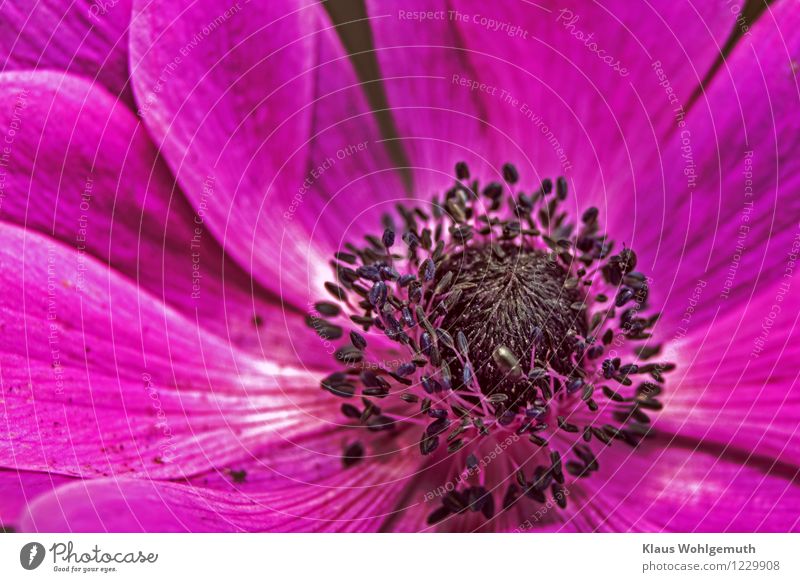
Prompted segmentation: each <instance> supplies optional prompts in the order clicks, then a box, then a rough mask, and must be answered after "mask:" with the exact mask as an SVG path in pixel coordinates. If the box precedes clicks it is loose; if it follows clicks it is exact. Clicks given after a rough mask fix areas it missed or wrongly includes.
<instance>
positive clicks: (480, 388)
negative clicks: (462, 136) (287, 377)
mask: <svg viewBox="0 0 800 582" xmlns="http://www.w3.org/2000/svg"><path fill="white" fill-rule="evenodd" d="M503 178H504V180H505V184H501V183H499V182H491V183H489V184H486V185H485V186H483V188H481V187H480V184H479V183H478V181H477V180H470V175H469V169H468V168H467V167H466V165H465V164H463V163H459V164H458V165H457V166H456V181H455V183H454V185H453V187H452V188H450V189H449V190H448V191H447V192H445V194H444V196H443V198H442V199H441V200H438V199H434V200H433V201H432V203H431V205H430V206H429V207H428V206H426V207H420V206H417V207H412V208H409V207H406V206H403V205H398V207H397V216H398V217H399V218H400V219H401V224H400V225H397V224H396V222H395V217H392V216H386V217H385V218H384V229H383V232H382V234H381V235H380V236H376V235H369V236H367V237H365V241H364V243H361V244H354V243H348V244H347V245H345V246H346V249H344V250H341V251H339V252H337V253H336V254H335V256H334V259H333V261H332V262H331V266H332V268H333V270H334V272H335V274H336V280H335V281H330V282H328V283H326V284H325V289H326V291H327V292H328V294H329V295H330V296H332V297H333V299H334V302H330V301H320V302H318V303H316V304H315V309H314V311H313V312H312V313H310V314H309V315H308V317H307V322H308V324H309V326H310V327H312V328H313V329H314V330H315V331H316V332H317V334H318V335H320V336H321V337H322V338H323V339H324V340H325V342H326V343H325V345H326V346H327V345H329V344H330V343H331V342H337V345H338V347H337V348H336V349H335V351H334V357H335V360H336V363H337V366H338V370H337V371H335V372H333V373H331V374H330V375H328V376H327V377H326V378H324V379H323V380H322V383H321V385H322V388H323V389H324V390H326V391H328V392H329V393H331V394H333V395H335V396H337V397H340V398H344V399H347V401H346V402H345V403H344V404H342V407H341V412H342V415H343V418H344V420H343V422H346V423H348V424H349V425H351V426H352V428H353V433H352V434H353V437H352V439H350V440H349V441H348V442H346V443H344V445H343V446H344V448H343V454H342V464H343V467H344V468H349V467H352V466H353V465H355V464H357V463H361V462H369V457H370V456H372V455H378V456H380V457H381V458H383V459H385V458H386V456H387V451H392V450H395V451H397V453H396V454H407V453H405V452H404V451H408V450H409V449H411V448H414V449H416V450H418V452H419V454H420V455H421V456H422V457H423V458H426V459H427V458H430V459H431V460H432V462H431V464H430V467H431V468H432V469H433V470H437V468H441V467H445V468H446V469H445V470H444V471H443V472H442V475H441V477H442V480H443V481H446V483H443V485H442V486H443V487H444V489H443V491H445V492H446V494H444V495H442V496H441V499H440V504H439V505H435V506H433V507H432V509H431V512H430V514H429V518H428V521H429V523H436V522H438V521H440V520H443V519H448V518H450V517H451V516H453V515H457V514H460V513H463V512H466V511H474V512H481V513H482V514H483V515H484V516H485V517H486V519H491V518H492V517H493V516H494V514H495V511H496V510H500V509H502V510H507V509H509V508H511V507H512V506H515V505H517V504H522V503H528V504H533V505H534V509H532V511H535V505H536V504H542V503H548V504H549V503H551V502H552V503H554V504H555V505H557V506H558V507H562V508H563V507H565V506H566V503H567V496H568V495H569V487H571V486H572V485H573V484H574V483H575V482H577V481H578V480H580V479H583V478H586V477H588V476H589V475H591V474H592V473H594V472H596V471H598V470H599V463H600V458H599V453H601V452H602V449H603V447H606V446H609V445H611V444H613V443H615V442H618V441H619V442H623V443H626V444H628V445H630V446H633V447H635V446H637V444H638V443H639V442H640V440H641V439H643V438H646V437H647V436H648V435H649V434H650V424H651V419H650V414H652V412H653V411H658V410H660V408H661V403H660V402H659V400H658V397H659V395H660V394H661V392H662V387H663V384H664V382H665V378H664V375H665V374H666V373H667V372H669V371H670V370H672V369H673V368H674V365H673V364H670V363H667V362H652V361H650V360H651V359H652V358H655V357H657V356H658V355H659V353H660V352H661V346H660V345H658V344H657V343H654V342H653V340H652V329H653V327H654V326H655V324H656V322H657V321H658V314H654V315H644V313H645V312H646V311H647V308H648V306H647V302H648V297H649V292H650V287H649V285H650V281H649V279H648V278H647V277H646V276H645V275H644V274H642V273H640V272H638V271H636V270H635V269H636V264H637V257H636V254H635V253H634V252H633V251H632V250H631V249H629V248H625V247H623V248H622V249H621V250H619V251H618V252H617V253H616V254H614V253H613V249H614V243H613V242H612V241H610V240H608V239H607V237H606V235H605V233H604V232H603V231H602V230H601V229H600V227H599V221H598V216H599V213H598V211H597V209H596V208H589V209H587V210H586V211H584V212H583V213H582V215H581V216H580V218H579V219H578V220H572V219H571V218H570V216H569V213H568V212H566V211H564V210H562V209H561V207H560V205H561V203H562V202H563V201H564V200H565V199H566V198H567V181H566V180H565V179H564V178H559V179H558V180H556V182H555V183H553V182H552V181H551V180H549V179H548V180H544V181H542V182H541V184H539V185H538V187H537V188H535V189H532V190H528V191H524V190H521V191H515V189H517V188H518V187H517V186H516V184H517V182H518V180H519V176H518V174H517V170H516V169H515V168H514V167H513V166H511V165H509V164H506V165H505V166H504V167H503ZM348 328H349V329H348ZM346 329H348V333H345V330H346ZM356 396H358V398H356ZM498 447H499V448H500V449H502V451H503V455H502V456H498V455H497V454H495V456H491V455H489V454H488V453H487V451H488V450H493V451H495V452H496V451H497V449H498ZM486 459H491V460H490V461H486ZM489 463H491V467H489ZM438 470H441V469H438ZM453 475H456V477H453ZM454 479H457V481H456V483H457V485H453V483H454ZM447 485H450V486H451V488H450V489H448V488H447ZM501 489H502V491H501ZM425 501H426V502H427V501H428V500H427V499H426V500H425ZM551 515H552V513H551Z"/></svg>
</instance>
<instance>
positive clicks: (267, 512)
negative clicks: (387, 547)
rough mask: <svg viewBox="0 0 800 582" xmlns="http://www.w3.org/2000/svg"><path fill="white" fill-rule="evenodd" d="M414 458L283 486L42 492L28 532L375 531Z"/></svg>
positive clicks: (122, 484) (103, 484)
mask: <svg viewBox="0 0 800 582" xmlns="http://www.w3.org/2000/svg"><path fill="white" fill-rule="evenodd" d="M410 470H413V463H411V462H409V461H408V459H406V460H405V461H404V460H402V459H400V460H398V459H395V460H394V461H393V462H390V463H383V464H382V463H362V464H359V465H357V466H355V467H352V468H350V469H348V470H341V469H340V470H339V471H336V472H334V473H332V474H331V475H330V476H328V477H325V478H323V479H320V480H318V481H314V482H313V483H309V484H306V485H302V486H298V487H294V488H287V489H283V490H280V489H279V490H267V489H262V490H260V491H258V492H252V493H245V492H241V491H235V490H218V489H214V488H205V487H193V486H188V485H179V484H176V483H169V482H156V481H149V482H148V481H131V480H117V481H114V480H110V479H101V480H94V481H86V482H82V483H76V484H74V485H70V486H67V487H63V488H61V489H59V490H57V491H56V492H55V493H53V494H49V495H44V496H42V497H41V498H40V499H39V500H37V501H36V502H35V503H34V504H32V505H31V507H30V511H29V514H28V515H27V516H26V518H25V519H24V520H23V522H22V527H23V528H24V529H25V530H28V531H41V532H44V531H72V532H92V531H124V532H140V531H145V532H165V531H166V532H175V531H178V532H180V531H191V532H204V531H278V532H295V531H325V532H332V531H343V532H347V531H376V530H377V529H378V528H379V526H380V524H381V523H382V521H383V520H384V519H385V516H386V512H387V509H388V508H390V507H391V501H392V500H393V499H394V498H395V497H396V496H398V495H400V494H401V492H402V490H403V487H404V481H405V479H406V477H407V473H408V471H410Z"/></svg>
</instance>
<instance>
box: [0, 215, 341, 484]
mask: <svg viewBox="0 0 800 582" xmlns="http://www.w3.org/2000/svg"><path fill="white" fill-rule="evenodd" d="M0 236H1V237H2V245H0V248H1V249H2V250H0V285H1V286H2V289H3V295H4V297H6V300H5V301H4V303H3V305H2V308H0V323H1V324H2V328H3V330H4V333H3V340H2V345H0V378H1V379H2V386H3V399H2V412H3V418H4V423H3V426H2V431H3V434H2V438H1V439H0V443H2V447H0V466H3V467H8V468H13V469H19V470H31V471H49V472H53V473H58V474H63V475H71V476H80V477H99V476H104V475H105V476H108V475H114V476H122V475H130V476H143V477H144V476H146V477H149V478H166V477H186V476H189V475H193V474H197V473H199V472H203V471H207V470H208V469H209V468H210V467H217V466H222V465H224V464H225V463H226V462H229V461H233V460H236V459H240V458H242V457H243V456H247V455H248V454H249V453H248V450H249V449H250V448H251V447H256V446H261V445H263V443H265V442H268V441H269V440H270V439H272V438H278V437H279V436H280V437H283V438H290V437H291V436H292V435H293V434H297V433H296V431H297V429H302V432H305V431H308V430H309V426H310V425H311V426H313V425H314V423H315V422H317V420H316V419H318V418H319V417H320V416H321V415H322V414H324V413H326V412H327V411H329V410H330V409H331V408H332V406H335V405H336V403H331V402H330V400H327V399H326V400H321V399H319V397H318V391H319V388H318V387H316V386H317V381H318V379H317V378H316V377H315V376H314V375H311V374H309V373H307V372H306V371H304V370H302V369H297V368H291V367H288V366H281V365H279V364H276V363H272V362H267V361H265V360H260V359H255V358H252V357H250V356H246V355H243V354H241V353H238V352H237V351H236V349H235V348H233V347H232V346H230V345H229V344H227V343H225V342H223V341H220V340H219V339H217V338H216V337H214V336H213V335H210V334H207V333H205V332H203V331H202V330H200V329H198V328H197V327H196V326H195V325H194V324H192V322H191V321H189V320H187V319H185V318H183V317H182V316H181V315H179V314H178V313H177V312H175V311H173V310H170V309H169V308H167V307H165V306H164V305H163V304H160V303H159V302H158V301H156V300H155V299H154V298H152V297H151V296H149V295H147V294H146V293H144V292H141V291H140V290H138V289H137V288H136V287H134V286H133V285H131V284H130V283H129V282H128V281H126V280H125V279H124V278H121V277H120V276H118V275H116V274H115V273H113V272H112V271H109V270H108V269H107V268H106V267H105V266H103V265H101V264H99V263H97V262H95V261H94V260H92V259H88V258H83V257H81V256H80V255H78V254H77V253H75V252H74V251H72V250H70V249H68V248H67V247H65V246H63V245H61V244H60V243H58V242H55V241H53V240H52V239H47V238H45V237H42V236H40V235H38V234H35V233H31V232H26V231H24V230H22V229H19V228H17V227H14V226H9V225H2V226H0ZM312 387H314V388H312Z"/></svg>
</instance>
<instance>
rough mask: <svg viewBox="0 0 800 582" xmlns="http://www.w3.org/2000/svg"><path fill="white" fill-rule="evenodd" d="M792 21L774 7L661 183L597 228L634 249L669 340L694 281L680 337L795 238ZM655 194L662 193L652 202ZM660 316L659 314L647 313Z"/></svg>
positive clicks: (747, 285) (770, 277)
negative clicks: (694, 300) (694, 299)
mask: <svg viewBox="0 0 800 582" xmlns="http://www.w3.org/2000/svg"><path fill="white" fill-rule="evenodd" d="M798 55H800V13H798V11H797V7H796V6H794V5H792V4H791V3H777V4H775V5H774V6H773V7H771V8H770V9H769V10H767V11H766V12H765V13H764V14H763V15H762V16H761V18H760V19H759V20H758V21H757V22H756V24H755V25H754V27H753V29H752V30H751V32H750V34H748V35H745V36H744V37H743V38H742V39H741V40H740V42H739V44H738V45H737V46H736V49H735V50H734V51H733V54H732V55H730V57H728V59H727V61H726V64H725V66H724V67H723V68H722V69H720V71H719V72H718V73H717V75H716V76H715V77H714V79H713V81H712V82H711V83H710V86H709V87H708V89H707V91H706V94H705V95H702V96H701V97H700V98H699V99H698V101H697V102H696V103H695V106H694V107H693V109H692V110H691V111H690V113H689V115H688V116H687V118H686V120H685V126H683V127H680V128H676V133H675V135H674V136H673V139H672V140H671V141H670V142H669V143H666V144H665V145H664V149H663V155H662V159H661V162H660V163H661V166H660V167H661V168H662V169H663V170H662V171H663V173H664V175H663V177H662V176H661V175H660V174H661V173H660V172H659V176H658V177H657V178H656V181H655V183H653V184H652V186H651V187H649V188H647V189H643V190H641V191H640V194H639V195H638V196H637V200H636V201H635V204H636V205H638V207H639V210H638V211H637V212H636V213H635V214H632V212H633V209H632V207H630V206H624V205H623V206H619V207H618V210H619V212H617V213H615V214H614V215H612V216H610V222H611V224H610V226H609V230H610V231H611V232H614V233H615V235H616V233H617V232H619V233H629V234H628V235H624V236H623V237H620V236H619V235H617V238H618V239H619V238H623V240H628V241H630V243H631V244H632V245H633V246H634V248H635V249H636V250H637V251H638V252H639V263H640V267H639V268H641V270H642V271H644V272H645V273H652V274H653V275H654V276H655V284H654V285H653V286H652V287H653V288H655V289H657V290H659V289H660V290H661V291H662V297H661V298H660V299H663V300H664V301H665V302H666V308H665V309H664V319H663V320H662V324H661V325H662V326H663V327H665V328H666V329H665V331H668V333H673V331H674V329H675V328H676V327H677V326H678V325H679V320H680V319H681V318H682V317H683V314H684V312H685V310H686V309H687V307H688V302H689V300H690V298H691V296H692V295H693V290H694V288H695V287H696V286H697V285H698V283H699V282H700V283H705V284H706V285H707V286H706V288H705V291H704V292H703V293H702V298H701V301H700V302H699V304H698V305H696V306H695V313H694V315H693V318H692V323H691V326H692V330H693V332H694V331H696V332H698V333H701V332H702V330H703V329H704V326H705V325H707V324H708V323H709V322H710V321H711V320H712V318H713V317H714V316H715V314H716V313H717V311H718V310H720V309H722V310H723V311H724V310H728V309H731V308H732V307H734V306H737V308H738V306H740V305H743V304H746V303H748V302H750V301H751V300H752V298H753V297H754V296H756V295H757V294H758V293H760V292H762V291H763V292H766V290H767V289H769V288H770V286H771V285H772V284H773V283H774V282H777V281H779V280H781V279H782V278H783V276H784V273H785V270H786V267H787V256H788V255H789V254H790V253H791V252H792V248H793V245H794V244H795V242H794V241H795V239H796V237H797V236H798V234H799V233H800V227H798V220H797V217H798V215H800V197H798V196H797V195H796V192H797V191H798V188H800V158H798V156H797V155H796V152H797V151H798V148H800V121H798V116H797V111H798V108H800V89H798V81H797V75H796V65H795V64H793V63H795V61H796V59H797V57H798ZM661 192H665V193H666V196H662V195H661ZM659 307H660V306H659Z"/></svg>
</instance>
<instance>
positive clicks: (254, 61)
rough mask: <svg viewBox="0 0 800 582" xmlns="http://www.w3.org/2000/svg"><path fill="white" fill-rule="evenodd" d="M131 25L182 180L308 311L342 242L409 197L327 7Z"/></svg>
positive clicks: (223, 237) (202, 7)
mask: <svg viewBox="0 0 800 582" xmlns="http://www.w3.org/2000/svg"><path fill="white" fill-rule="evenodd" d="M134 13H135V19H134V22H135V26H134V28H133V31H132V40H131V47H132V62H133V75H134V90H135V93H136V96H137V100H138V103H139V108H140V114H141V115H142V117H143V119H144V121H145V123H146V124H147V125H148V127H149V128H150V130H151V132H152V133H153V134H154V136H155V138H156V142H157V143H158V144H159V146H160V147H161V148H162V151H163V153H164V155H165V157H166V159H167V161H168V163H169V165H170V167H171V168H172V170H173V172H174V173H175V175H176V176H177V178H178V181H179V182H180V184H181V185H182V187H183V189H184V190H185V191H186V192H187V194H188V196H189V197H190V199H191V200H192V202H193V204H194V205H195V207H196V208H200V207H201V206H202V207H203V211H204V215H205V221H206V224H207V225H208V227H209V229H210V230H211V231H212V232H213V233H214V234H215V235H216V236H217V238H218V239H219V240H220V241H221V242H222V244H223V245H224V247H225V248H226V250H227V251H228V252H230V253H231V254H232V255H233V256H234V257H235V258H236V259H237V260H238V261H239V263H240V264H241V265H242V266H243V267H245V268H246V269H248V270H249V271H251V272H252V273H253V276H254V277H255V278H256V280H258V281H259V282H260V283H262V284H263V285H264V286H266V287H268V288H270V289H272V290H275V291H279V292H280V293H281V294H282V296H283V297H284V298H286V300H287V301H289V302H291V303H293V304H294V305H295V306H298V307H300V308H303V309H306V308H307V305H308V303H309V301H312V300H314V299H316V298H317V295H316V293H317V291H318V289H319V288H320V285H321V282H322V280H321V279H322V278H324V277H328V272H329V271H328V268H327V267H326V261H327V259H328V256H329V254H330V252H332V251H333V250H336V249H337V248H338V247H339V246H340V244H341V240H342V237H343V236H348V237H349V236H353V235H354V234H355V235H359V234H361V232H362V231H363V228H364V225H367V226H370V227H374V226H377V225H378V224H379V223H378V222H377V217H378V216H379V214H380V212H379V211H380V210H381V209H380V208H374V206H375V204H376V201H381V200H382V199H384V198H389V199H391V198H393V197H395V196H397V195H402V190H401V188H400V185H399V182H398V180H397V178H396V177H395V176H394V175H393V174H392V173H389V172H383V171H382V170H384V169H385V168H386V166H387V164H386V161H385V156H384V155H383V153H382V152H383V149H382V147H383V146H382V144H381V143H379V142H378V141H377V140H379V134H378V132H377V130H376V129H375V124H374V122H373V118H372V114H371V113H370V111H369V110H368V108H367V106H366V103H365V99H364V98H363V95H362V93H361V88H360V87H359V85H358V81H357V79H356V77H355V75H354V73H353V71H352V70H351V66H350V63H349V60H348V58H347V56H346V54H345V53H344V51H343V49H342V48H341V46H340V44H339V41H338V39H337V37H336V33H335V31H334V30H333V29H332V27H331V25H330V23H329V22H328V21H327V19H326V17H325V15H324V9H323V8H322V7H321V6H320V5H318V4H311V3H308V5H306V3H305V2H299V1H296V2H289V3H286V2H283V3H275V2H274V3H268V4H267V5H256V4H246V3H243V4H242V5H241V6H239V5H237V6H236V7H233V8H230V9H229V10H227V11H226V9H225V7H222V6H220V5H219V4H218V3H215V2H212V1H210V0H209V1H205V0H204V1H201V2H195V3H193V4H192V5H191V6H190V7H188V8H187V7H185V6H182V5H178V4H167V5H158V6H156V5H155V4H153V3H152V2H145V1H142V2H139V3H136V4H135V6H134ZM212 21H213V22H214V23H215V24H214V27H213V29H212V28H211V27H207V24H208V23H209V22H212ZM204 27H206V28H204ZM194 35H197V36H199V37H202V38H201V39H200V41H199V43H198V46H197V48H191V50H189V49H186V48H185V47H186V39H187V38H189V39H191V38H193V37H194ZM176 55H179V58H180V64H179V65H178V66H177V67H176V68H175V69H173V68H172V67H173V66H175V64H174V60H175V58H176ZM376 172H377V173H376ZM207 182H213V184H212V185H211V186H206V187H205V189H204V183H207ZM309 286H310V287H311V291H310V292H309Z"/></svg>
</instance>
